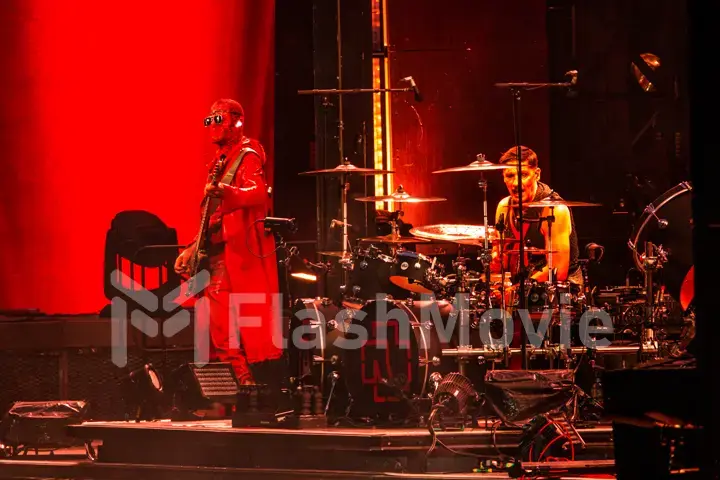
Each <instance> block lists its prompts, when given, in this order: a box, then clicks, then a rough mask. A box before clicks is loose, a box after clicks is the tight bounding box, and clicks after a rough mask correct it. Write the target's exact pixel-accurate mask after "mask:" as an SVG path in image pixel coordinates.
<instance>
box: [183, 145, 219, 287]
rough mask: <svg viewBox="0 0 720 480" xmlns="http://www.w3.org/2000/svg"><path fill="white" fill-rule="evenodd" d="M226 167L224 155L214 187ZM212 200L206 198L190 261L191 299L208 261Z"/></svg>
mask: <svg viewBox="0 0 720 480" xmlns="http://www.w3.org/2000/svg"><path fill="white" fill-rule="evenodd" d="M224 166H225V155H222V156H221V157H220V159H219V160H218V162H217V163H216V164H215V167H214V168H213V172H212V175H211V177H210V183H211V184H212V185H213V186H217V185H218V183H219V182H220V175H221V174H222V171H223V167H224ZM210 200H211V197H207V196H206V197H205V198H204V199H203V201H204V202H205V204H204V205H203V209H202V215H201V217H200V228H199V230H198V235H197V237H196V238H195V248H194V250H193V256H192V258H191V259H190V262H189V263H190V269H189V275H190V280H188V289H187V292H186V293H185V295H186V296H188V297H190V296H192V295H193V290H194V288H193V287H194V285H195V276H196V275H197V274H198V272H199V271H201V270H202V269H203V268H205V267H206V265H205V261H204V260H206V259H207V251H206V250H205V246H206V245H207V230H208V220H209V214H210Z"/></svg>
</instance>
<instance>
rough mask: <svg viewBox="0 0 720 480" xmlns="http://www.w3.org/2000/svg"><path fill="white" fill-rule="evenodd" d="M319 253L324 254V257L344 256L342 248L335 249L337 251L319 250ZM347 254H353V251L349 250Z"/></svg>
mask: <svg viewBox="0 0 720 480" xmlns="http://www.w3.org/2000/svg"><path fill="white" fill-rule="evenodd" d="M317 254H318V255H322V256H324V257H340V258H342V257H343V251H342V250H338V251H335V252H332V251H331V252H317ZM347 254H348V255H350V254H352V252H351V251H349V250H348V252H347Z"/></svg>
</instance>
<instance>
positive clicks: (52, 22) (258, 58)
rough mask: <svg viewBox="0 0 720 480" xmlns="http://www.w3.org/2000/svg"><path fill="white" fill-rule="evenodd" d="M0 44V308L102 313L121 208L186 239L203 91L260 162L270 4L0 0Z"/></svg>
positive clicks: (269, 125)
mask: <svg viewBox="0 0 720 480" xmlns="http://www.w3.org/2000/svg"><path fill="white" fill-rule="evenodd" d="M0 42H1V43H2V47H1V51H0V71H2V72H3V74H2V75H0V95H1V97H0V98H2V103H1V108H0V166H1V167H2V174H1V175H0V199H1V200H2V207H0V208H1V209H0V235H2V239H3V244H2V248H1V249H0V309H26V308H35V309H40V310H41V311H44V312H46V313H84V312H97V311H98V310H100V309H101V308H102V307H103V306H104V305H105V304H106V300H105V298H104V295H103V252H104V243H105V234H106V232H107V230H108V228H109V226H110V221H111V220H112V218H113V217H114V216H115V214H116V213H118V212H120V211H123V210H134V209H138V210H147V211H150V212H152V213H154V214H156V215H158V216H159V217H160V218H161V219H162V220H163V221H165V223H167V224H168V225H169V226H171V227H174V228H176V229H177V230H178V235H179V241H180V243H185V242H188V241H189V240H190V239H191V238H192V236H193V235H194V234H195V229H196V228H197V223H198V205H199V202H200V199H201V196H202V187H203V184H204V180H205V174H206V170H205V166H204V165H205V162H206V161H207V160H208V159H209V156H210V155H212V152H213V149H212V146H211V145H210V144H209V141H208V140H207V137H206V135H205V131H204V129H203V124H202V119H203V118H204V117H205V116H206V115H207V113H208V111H209V108H210V105H211V104H212V102H213V101H214V100H216V99H218V98H235V99H237V100H238V101H240V102H241V103H242V104H243V106H244V107H245V112H246V122H245V125H246V127H245V128H246V134H247V135H249V136H252V137H255V138H258V139H259V140H260V141H261V142H262V143H263V145H264V146H265V148H266V150H267V153H268V158H269V162H270V164H271V165H272V158H273V156H272V144H273V138H272V133H273V121H274V119H273V87H274V85H273V72H274V2H273V1H270V0H263V1H258V0H232V1H225V0H212V1H203V2H193V3H188V4H183V3H178V2H171V1H145V2H97V1H91V0H65V1H60V2H59V1H56V0H4V1H3V2H0ZM270 176H271V177H272V168H270Z"/></svg>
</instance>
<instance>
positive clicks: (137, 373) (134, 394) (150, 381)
mask: <svg viewBox="0 0 720 480" xmlns="http://www.w3.org/2000/svg"><path fill="white" fill-rule="evenodd" d="M122 383H123V400H124V403H125V419H126V420H129V419H130V418H131V417H133V418H134V419H135V421H136V422H139V421H140V420H156V419H158V418H163V415H164V410H165V402H166V399H165V392H164V390H163V382H162V377H161V376H160V374H159V373H158V372H157V370H155V368H154V367H153V366H152V364H150V363H147V364H145V365H143V366H142V367H140V368H138V369H137V370H134V371H132V372H130V374H129V375H128V376H127V377H126V378H125V379H124V380H123V382H122Z"/></svg>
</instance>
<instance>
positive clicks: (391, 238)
mask: <svg viewBox="0 0 720 480" xmlns="http://www.w3.org/2000/svg"><path fill="white" fill-rule="evenodd" d="M360 241H361V242H367V243H387V244H390V245H403V244H406V243H428V242H429V241H430V240H426V239H424V238H416V237H398V236H395V235H393V234H390V235H385V236H382V237H368V238H361V239H360Z"/></svg>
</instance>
